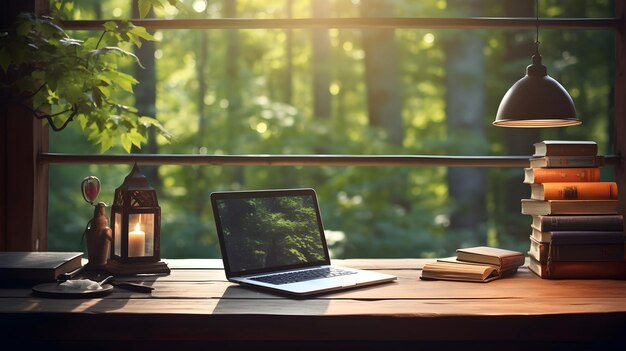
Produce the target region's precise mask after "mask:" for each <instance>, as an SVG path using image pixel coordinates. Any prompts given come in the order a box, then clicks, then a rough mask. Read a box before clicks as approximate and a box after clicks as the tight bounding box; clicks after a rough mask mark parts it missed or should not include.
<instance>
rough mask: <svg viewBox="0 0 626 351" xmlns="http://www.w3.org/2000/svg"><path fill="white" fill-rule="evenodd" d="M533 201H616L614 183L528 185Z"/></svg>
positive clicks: (615, 184) (615, 186) (615, 185)
mask: <svg viewBox="0 0 626 351" xmlns="http://www.w3.org/2000/svg"><path fill="white" fill-rule="evenodd" d="M530 190H531V194H530V198H531V199H533V200H610V199H617V183H616V182H576V183H562V182H559V183H542V184H530Z"/></svg>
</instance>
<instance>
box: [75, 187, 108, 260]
mask: <svg viewBox="0 0 626 351" xmlns="http://www.w3.org/2000/svg"><path fill="white" fill-rule="evenodd" d="M81 190H82V194H83V198H84V199H85V201H87V203H89V204H90V205H92V206H94V210H93V218H91V220H89V222H88V223H87V228H85V232H84V233H83V236H84V237H87V259H88V260H89V262H88V263H87V265H86V266H85V268H87V269H91V270H98V269H104V267H105V266H106V263H107V259H108V257H109V250H110V247H111V239H112V232H111V228H109V219H108V218H107V214H106V207H107V204H106V203H104V202H98V203H97V204H95V205H94V203H95V202H96V199H97V198H98V194H99V193H100V180H99V179H98V178H97V177H94V176H89V177H86V178H85V179H83V181H82V183H81Z"/></svg>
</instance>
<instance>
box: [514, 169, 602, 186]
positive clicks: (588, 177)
mask: <svg viewBox="0 0 626 351" xmlns="http://www.w3.org/2000/svg"><path fill="white" fill-rule="evenodd" d="M599 181H600V168H599V167H583V168H524V183H525V184H538V183H553V182H599Z"/></svg>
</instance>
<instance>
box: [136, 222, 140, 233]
mask: <svg viewBox="0 0 626 351" xmlns="http://www.w3.org/2000/svg"><path fill="white" fill-rule="evenodd" d="M135 231H136V232H139V231H141V226H140V225H139V222H137V224H135Z"/></svg>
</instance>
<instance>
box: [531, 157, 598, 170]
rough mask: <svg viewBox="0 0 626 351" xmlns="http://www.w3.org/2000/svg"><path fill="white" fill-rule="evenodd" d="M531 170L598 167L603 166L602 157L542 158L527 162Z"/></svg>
mask: <svg viewBox="0 0 626 351" xmlns="http://www.w3.org/2000/svg"><path fill="white" fill-rule="evenodd" d="M529 163H530V167H531V168H541V167H545V168H563V167H570V168H575V167H600V166H602V165H604V157H603V156H544V157H534V158H531V159H530V160H529Z"/></svg>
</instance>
